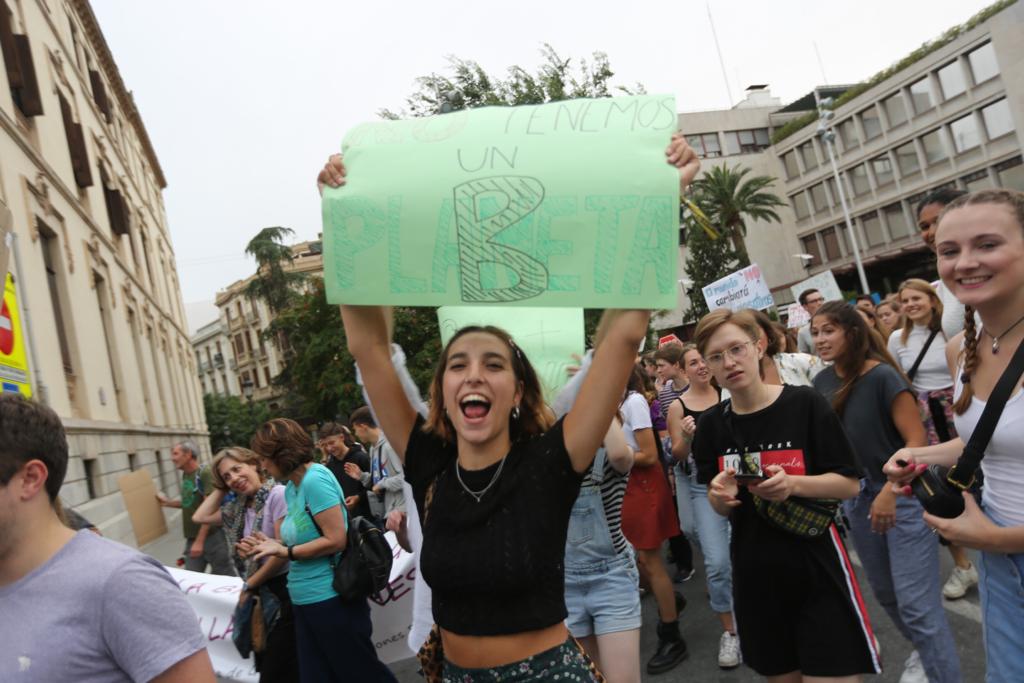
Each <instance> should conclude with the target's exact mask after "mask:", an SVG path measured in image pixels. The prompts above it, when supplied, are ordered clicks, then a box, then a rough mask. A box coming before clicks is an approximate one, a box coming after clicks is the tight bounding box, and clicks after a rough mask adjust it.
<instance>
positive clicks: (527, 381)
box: [423, 325, 554, 443]
mask: <svg viewBox="0 0 1024 683" xmlns="http://www.w3.org/2000/svg"><path fill="white" fill-rule="evenodd" d="M475 332H483V333H484V334H489V335H492V336H494V337H497V338H498V339H500V340H501V341H502V342H504V343H505V346H507V347H508V350H509V356H510V357H511V364H512V372H513V373H514V374H515V377H516V380H517V381H518V382H519V383H520V384H521V386H522V392H523V400H522V402H521V403H520V408H519V419H518V420H511V421H510V423H509V438H510V439H511V440H512V442H513V443H514V442H516V441H518V440H520V439H523V438H529V437H531V436H537V435H538V434H543V433H544V432H545V431H547V429H548V428H549V427H550V426H551V425H552V424H553V423H554V414H553V413H552V412H551V410H550V409H549V408H548V407H547V405H546V404H545V403H544V393H543V391H542V389H541V386H540V380H539V379H538V378H537V373H536V372H535V371H534V369H533V366H532V365H530V361H529V359H527V357H526V354H525V353H523V352H522V350H520V348H519V347H518V346H516V343H515V342H514V341H512V336H511V335H509V333H508V332H506V331H505V330H503V329H501V328H500V327H494V326H492V325H482V326H481V325H470V326H469V327H463V328H462V329H461V330H459V331H458V332H456V333H455V334H454V335H452V338H451V339H449V340H448V343H447V344H446V345H445V347H444V350H443V351H441V357H440V358H438V360H437V368H436V369H435V370H434V379H433V380H431V382H430V412H429V413H427V421H426V424H424V425H423V429H424V430H425V431H428V432H431V433H433V434H437V435H438V436H439V437H441V438H442V439H444V440H445V441H448V442H454V441H455V434H454V433H453V432H454V430H453V428H452V424H451V422H449V421H448V416H447V414H446V413H445V406H444V372H445V368H446V367H447V365H448V354H449V353H450V352H451V348H452V344H454V343H455V341H456V340H457V339H459V338H461V337H463V336H464V335H467V334H472V333H475Z"/></svg>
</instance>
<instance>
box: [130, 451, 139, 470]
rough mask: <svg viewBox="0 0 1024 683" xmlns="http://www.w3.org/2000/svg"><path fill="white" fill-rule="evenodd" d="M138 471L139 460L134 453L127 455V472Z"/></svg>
mask: <svg viewBox="0 0 1024 683" xmlns="http://www.w3.org/2000/svg"><path fill="white" fill-rule="evenodd" d="M137 469H139V458H138V456H137V455H136V454H135V453H129V454H128V471H129V472H134V471H135V470H137Z"/></svg>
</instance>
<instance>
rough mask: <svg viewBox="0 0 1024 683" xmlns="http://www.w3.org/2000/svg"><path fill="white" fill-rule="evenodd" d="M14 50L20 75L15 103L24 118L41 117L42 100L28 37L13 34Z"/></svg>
mask: <svg viewBox="0 0 1024 683" xmlns="http://www.w3.org/2000/svg"><path fill="white" fill-rule="evenodd" d="M14 49H15V52H16V53H17V55H18V60H17V61H18V72H19V73H20V74H21V85H20V86H19V87H18V88H15V89H14V91H15V94H16V98H15V101H16V102H17V104H18V108H19V109H21V113H22V114H24V115H25V116H41V115H42V113H43V98H42V97H40V95H39V81H37V80H36V67H35V64H33V62H32V49H31V47H30V46H29V43H28V36H26V35H21V34H17V33H16V34H14Z"/></svg>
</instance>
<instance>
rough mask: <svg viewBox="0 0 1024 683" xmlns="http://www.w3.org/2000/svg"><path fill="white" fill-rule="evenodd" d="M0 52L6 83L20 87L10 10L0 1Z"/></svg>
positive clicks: (13, 86)
mask: <svg viewBox="0 0 1024 683" xmlns="http://www.w3.org/2000/svg"><path fill="white" fill-rule="evenodd" d="M0 52H2V53H3V56H4V68H5V70H6V71H7V82H8V84H9V85H10V87H11V88H20V87H21V71H19V70H18V48H17V47H15V45H14V30H13V22H12V17H11V10H9V9H7V3H6V2H4V0H0Z"/></svg>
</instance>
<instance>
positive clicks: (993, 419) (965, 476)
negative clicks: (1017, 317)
mask: <svg viewBox="0 0 1024 683" xmlns="http://www.w3.org/2000/svg"><path fill="white" fill-rule="evenodd" d="M1021 374H1024V342H1021V343H1020V345H1018V346H1017V351H1016V352H1015V353H1014V354H1013V358H1011V359H1010V364H1009V365H1008V366H1006V370H1005V371H1004V372H1003V374H1002V375H1001V376H1000V377H999V381H998V382H996V386H995V388H994V389H993V390H992V394H991V395H990V396H989V397H988V401H987V402H986V403H985V409H984V410H983V411H982V412H981V417H980V418H979V419H978V424H977V426H976V427H975V428H974V432H973V433H972V434H971V438H970V439H969V440H968V441H967V445H966V446H964V450H963V453H961V454H960V458H959V459H958V460H957V461H956V464H955V465H953V466H952V467H943V466H942V465H929V466H928V469H926V470H925V471H924V472H922V473H921V474H920V475H919V476H917V477H916V478H915V479H914V480H913V481H911V482H910V489H911V491H913V493H914V496H915V497H916V498H917V499H918V500H919V501H921V505H923V506H924V509H925V510H927V511H928V512H929V513H931V514H933V515H935V516H936V517H944V518H946V519H953V518H954V517H959V516H960V515H962V514H963V512H964V497H963V492H964V491H966V490H968V489H969V488H971V486H972V485H973V484H974V475H975V472H977V470H978V467H980V466H981V459H982V458H983V457H985V448H987V447H988V442H989V440H990V439H991V438H992V433H993V432H994V431H995V429H996V424H997V423H998V422H999V417H1000V416H1001V415H1002V414H1003V408H1005V407H1006V401H1007V399H1009V398H1010V394H1011V393H1012V392H1013V389H1014V388H1015V387H1016V386H1017V382H1018V381H1020V376H1021ZM898 462H899V464H900V465H901V466H904V467H905V466H906V463H905V462H903V461H898Z"/></svg>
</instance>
